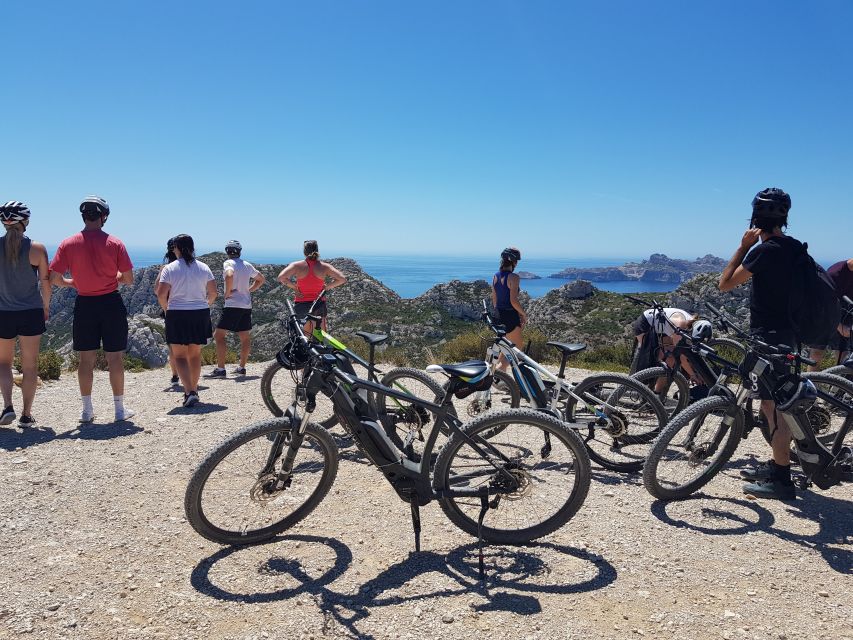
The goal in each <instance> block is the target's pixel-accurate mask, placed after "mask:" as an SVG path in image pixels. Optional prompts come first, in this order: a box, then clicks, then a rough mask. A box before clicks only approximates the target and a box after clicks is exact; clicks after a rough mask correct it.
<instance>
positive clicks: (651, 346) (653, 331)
mask: <svg viewBox="0 0 853 640" xmlns="http://www.w3.org/2000/svg"><path fill="white" fill-rule="evenodd" d="M663 313H664V314H665V316H666V319H664V318H661V317H658V311H657V309H646V310H645V311H643V313H641V314H640V317H639V318H637V319H636V320H635V321H634V323H633V324H632V325H631V328H632V329H633V330H634V337H635V338H636V339H637V352H636V355H635V357H634V366H633V367H632V368H633V369H634V371H632V373H636V372H637V371H640V370H642V369H645V368H647V367H656V366H658V365H659V364H660V363H662V362H663V363H666V365H667V366H668V367H670V368H674V367H675V356H674V355H673V353H672V352H673V349H674V348H675V345H677V344H678V343H679V342H680V341H681V335H680V334H679V333H677V332H676V331H675V327H677V328H679V329H682V330H685V331H689V330H690V329H691V328H692V327H693V324H694V323H695V322H696V320H698V319H699V317H698V316H694V315H692V314H691V313H689V312H687V311H685V310H684V309H679V308H677V307H665V308H664V309H663ZM667 320H669V322H667ZM680 365H681V369H682V370H683V371H684V373H686V374H687V376H688V378H691V379H693V378H695V376H694V375H693V368H692V367H691V366H690V363H689V362H688V361H687V359H686V358H685V357H684V356H681V358H680ZM666 383H667V380H666V378H665V377H664V378H659V379H658V380H657V382H656V383H655V389H654V390H655V393H661V392H662V391H663V390H664V389H665V387H666ZM702 387H704V385H702V386H701V387H696V388H697V389H700V388H702ZM704 390H705V393H706V394H707V387H704Z"/></svg>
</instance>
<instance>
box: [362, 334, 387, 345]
mask: <svg viewBox="0 0 853 640" xmlns="http://www.w3.org/2000/svg"><path fill="white" fill-rule="evenodd" d="M355 335H357V336H359V337H360V338H364V339H365V340H366V341H367V344H382V343H383V342H385V341H386V340H387V339H388V336H386V335H385V334H383V333H368V332H367V331H356V332H355Z"/></svg>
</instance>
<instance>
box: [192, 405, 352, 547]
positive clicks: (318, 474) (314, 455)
mask: <svg viewBox="0 0 853 640" xmlns="http://www.w3.org/2000/svg"><path fill="white" fill-rule="evenodd" d="M290 431H291V424H290V418H287V417H285V418H273V419H272V420H265V421H263V422H257V423H255V424H252V425H249V426H248V427H246V428H244V429H241V430H240V431H238V432H237V433H235V434H234V435H233V436H231V437H230V438H228V439H227V440H225V441H224V442H222V443H221V444H219V445H218V446H217V447H216V448H215V449H214V450H213V451H211V452H210V453H209V454H208V456H207V457H206V458H205V459H204V460H203V461H202V462H201V464H200V465H199V466H198V468H197V469H196V470H195V472H194V473H193V475H192V477H191V478H190V482H189V485H188V486H187V491H186V495H185V497H184V510H185V511H186V514H187V520H188V521H189V523H190V525H192V528H193V529H195V530H196V531H197V532H198V533H199V534H200V535H202V536H203V537H205V538H207V539H208V540H213V541H214V542H221V543H222V544H241V545H242V544H255V543H257V542H261V541H263V540H267V539H269V538H271V537H273V536H274V535H276V534H277V533H280V532H282V531H284V530H285V529H287V528H289V527H292V526H293V525H294V524H296V523H297V522H299V521H300V520H302V519H303V518H304V517H305V516H307V515H308V514H309V513H311V512H312V511H313V510H314V508H315V507H316V506H317V505H318V504H320V501H322V500H323V498H324V497H325V496H326V494H327V493H328V491H329V488H330V487H331V486H332V482H333V481H334V479H335V475H336V474H337V472H338V447H337V445H336V444H335V441H334V440H333V439H332V437H331V436H330V435H329V433H328V431H326V430H325V429H323V428H322V427H320V426H319V425H317V424H314V423H309V424H308V426H307V429H306V431H305V439H304V440H303V442H302V445H301V446H300V448H299V450H298V451H297V454H296V459H295V461H294V465H293V472H292V474H291V477H290V479H289V480H288V481H286V482H285V483H284V485H283V486H280V487H274V486H273V485H274V484H275V483H276V481H277V477H276V474H277V473H278V472H279V471H280V470H281V462H282V460H281V457H282V447H283V448H284V450H285V451H286V447H287V444H286V443H287V442H289V441H290ZM268 436H269V437H268ZM270 465H272V466H271V467H270ZM264 469H267V471H264Z"/></svg>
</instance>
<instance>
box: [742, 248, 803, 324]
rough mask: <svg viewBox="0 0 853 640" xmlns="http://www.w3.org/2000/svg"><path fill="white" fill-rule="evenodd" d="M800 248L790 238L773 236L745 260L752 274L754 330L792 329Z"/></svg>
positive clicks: (750, 318) (750, 321)
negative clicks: (793, 283)
mask: <svg viewBox="0 0 853 640" xmlns="http://www.w3.org/2000/svg"><path fill="white" fill-rule="evenodd" d="M800 247H802V244H801V243H800V241H799V240H795V239H794V238H792V237H790V236H772V237H770V238H768V239H767V240H765V241H764V242H762V243H761V244H758V245H756V246H755V247H753V249H752V251H750V252H749V253H748V254H747V256H746V259H744V261H743V268H744V269H746V270H747V271H749V272H750V273H751V274H752V294H751V295H750V299H749V324H750V326H751V328H752V329H762V330H764V331H771V330H777V331H778V330H791V329H792V326H791V318H790V315H789V310H788V306H789V302H790V290H791V278H792V275H793V274H792V266H793V263H794V256H795V255H796V252H797V251H799V249H800Z"/></svg>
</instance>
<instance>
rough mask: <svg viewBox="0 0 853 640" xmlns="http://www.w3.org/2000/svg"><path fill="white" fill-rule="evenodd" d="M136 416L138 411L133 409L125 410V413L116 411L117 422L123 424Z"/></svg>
mask: <svg viewBox="0 0 853 640" xmlns="http://www.w3.org/2000/svg"><path fill="white" fill-rule="evenodd" d="M135 415H136V411H134V410H133V409H128V408H127V407H125V408H124V410H123V411H121V412H118V411H116V422H122V421H123V420H130V419H131V418H132V417H133V416H135Z"/></svg>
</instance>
